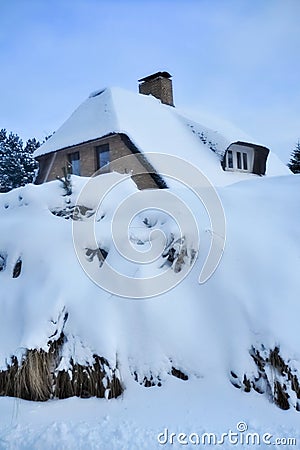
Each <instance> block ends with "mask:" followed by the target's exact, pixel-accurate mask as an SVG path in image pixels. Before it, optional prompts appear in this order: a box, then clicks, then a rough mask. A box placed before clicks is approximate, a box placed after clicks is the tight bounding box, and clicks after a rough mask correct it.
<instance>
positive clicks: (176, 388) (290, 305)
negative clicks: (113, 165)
mask: <svg viewBox="0 0 300 450" xmlns="http://www.w3.org/2000/svg"><path fill="white" fill-rule="evenodd" d="M86 181H87V180H85V179H83V178H78V177H73V194H72V195H71V196H70V197H68V196H64V190H63V188H62V184H61V183H60V182H59V181H55V182H51V183H47V184H46V185H42V186H32V185H28V186H26V187H24V188H20V189H16V190H14V191H11V192H10V193H8V194H1V196H0V211H1V221H0V255H1V256H0V263H1V271H0V283H1V290H0V308H1V311H2V313H1V316H0V342H1V345H0V367H1V369H2V370H5V369H6V368H7V366H8V365H10V363H11V357H12V356H13V355H15V356H16V357H17V358H18V360H19V362H20V363H21V361H22V358H23V357H24V356H25V355H26V349H39V348H42V349H44V350H46V351H47V349H48V348H49V344H48V343H49V340H51V339H52V340H53V339H56V338H55V336H56V337H57V336H58V335H59V333H60V332H61V331H63V333H64V336H65V343H64V347H63V349H62V353H61V355H60V358H61V359H60V364H59V368H58V369H57V370H66V371H68V370H70V367H71V364H72V363H78V364H82V365H92V364H93V358H94V356H93V355H95V354H96V355H100V356H101V357H103V358H105V359H106V360H107V361H108V363H109V365H110V367H112V368H114V367H118V372H119V374H120V379H121V382H122V385H123V387H124V392H123V394H122V396H121V397H119V398H118V399H112V400H109V401H107V400H105V399H97V400H96V399H91V400H79V399H77V400H75V399H69V400H63V401H57V400H51V401H49V402H47V403H46V404H43V405H39V404H34V405H31V404H27V403H26V402H24V401H20V400H11V399H5V398H2V399H1V402H0V411H1V414H2V417H3V421H2V424H1V428H0V429H1V435H0V437H1V441H0V448H1V445H2V448H59V447H56V445H57V439H59V440H60V442H61V447H60V448H87V447H85V446H84V445H85V443H86V442H88V444H89V446H90V448H101V449H102V448H104V449H117V448H124V449H134V448H159V447H160V445H159V444H158V443H157V440H156V435H157V433H159V432H161V431H163V430H164V428H165V427H169V428H170V430H171V431H174V432H176V433H178V432H180V431H182V432H185V433H191V432H197V433H201V432H204V431H210V432H216V433H217V432H218V433H222V432H226V431H227V430H228V429H229V428H231V429H232V430H235V429H236V424H237V423H238V422H239V421H245V422H246V423H247V424H248V426H249V430H250V429H251V431H257V432H259V433H263V432H270V433H272V434H273V435H274V436H279V437H280V436H283V437H284V436H286V437H288V436H289V437H296V438H298V442H300V434H299V426H298V424H299V421H300V413H299V412H297V411H296V409H297V408H298V399H297V395H296V391H295V389H293V388H292V387H291V382H290V381H289V380H287V377H284V376H282V374H280V370H279V369H278V367H277V368H276V367H275V366H274V365H273V366H272V364H268V363H266V365H265V370H264V375H263V376H260V378H259V370H258V369H259V368H258V365H257V364H256V363H255V359H254V358H253V357H252V356H251V349H252V348H253V347H254V348H255V350H256V351H259V352H260V355H261V357H265V356H266V355H268V354H269V353H268V352H269V351H273V350H274V349H275V348H277V347H278V348H279V350H280V357H281V358H282V359H283V360H284V362H285V363H286V364H287V366H288V369H284V370H286V373H287V370H290V373H291V374H292V375H293V376H295V377H298V376H299V370H300V352H299V348H300V335H299V333H298V323H299V319H298V317H299V301H298V297H299V295H298V293H299V290H300V280H299V276H298V273H299V264H300V247H299V242H300V232H299V227H298V224H299V220H300V212H299V208H297V207H295V205H297V204H298V202H299V195H300V194H299V192H300V190H299V184H300V178H299V176H295V175H290V176H286V177H273V178H256V177H253V178H252V179H251V180H249V181H247V182H241V183H236V184H234V185H232V186H227V187H223V188H219V190H218V193H219V196H220V198H221V201H222V204H223V208H224V212H225V217H226V246H225V251H224V255H223V258H222V259H221V262H220V265H219V267H218V268H217V269H216V271H215V272H214V274H213V275H212V276H211V278H210V279H209V280H208V281H207V282H206V283H204V284H199V283H198V278H199V273H200V272H201V268H202V267H203V264H204V260H205V257H206V255H207V252H208V249H209V245H210V242H211V224H210V222H209V219H208V217H207V214H206V210H205V208H204V207H203V205H202V204H201V203H200V202H199V199H198V198H197V197H196V196H195V195H194V194H192V193H191V191H190V190H189V189H185V188H184V187H181V188H177V190H175V189H173V192H174V193H176V195H177V196H179V197H180V198H181V199H182V200H183V202H184V203H185V204H186V205H188V207H189V208H190V210H191V211H192V213H193V215H194V217H195V220H196V223H197V225H198V230H199V235H200V249H199V253H198V257H197V258H196V262H195V265H194V266H193V267H192V266H191V267H192V268H191V271H190V272H189V273H188V274H187V276H186V277H185V278H184V279H183V280H181V282H180V283H179V284H178V285H177V286H176V287H174V289H171V290H169V291H168V292H165V293H163V294H161V295H157V296H156V297H153V298H148V299H141V298H136V299H131V298H123V297H120V296H118V295H114V294H112V293H110V292H107V291H105V290H103V289H101V288H100V287H99V286H98V285H97V284H95V283H94V282H93V281H92V280H91V279H90V277H89V276H87V274H86V273H85V272H84V271H83V269H82V267H81V266H80V264H79V262H78V259H77V256H76V253H75V250H74V243H73V236H72V227H74V224H75V223H76V224H78V225H79V230H84V228H82V227H84V226H85V224H86V223H88V222H89V217H88V214H85V213H84V214H83V215H82V217H81V219H82V220H81V221H74V220H71V219H68V220H66V217H68V215H67V216H64V215H63V214H64V213H66V214H68V211H70V209H72V206H73V205H74V204H75V203H76V200H77V198H78V194H79V192H80V190H81V189H82V187H84V185H85V183H86ZM111 182H113V183H117V184H116V185H115V186H114V187H113V189H112V190H110V191H109V192H108V193H107V196H106V197H105V198H104V200H103V202H102V203H101V204H100V206H99V204H98V202H99V192H100V193H101V192H106V191H107V190H108V186H109V185H110V183H111ZM93 183H94V185H93V186H94V189H92V190H91V191H89V192H94V195H89V196H87V197H82V196H81V197H80V198H81V199H82V198H84V200H85V203H84V206H85V207H86V208H89V209H88V211H90V213H91V214H93V215H92V216H91V217H92V218H93V219H92V220H94V219H95V242H96V243H97V246H98V247H99V248H101V249H104V250H105V251H106V252H107V258H106V260H107V261H108V262H109V264H111V265H112V266H113V267H115V268H117V269H118V271H120V272H122V273H123V275H125V276H127V277H131V278H132V277H133V278H142V277H144V276H147V277H150V278H151V277H154V276H157V275H159V274H161V273H162V272H163V271H164V270H166V269H167V270H170V271H171V276H172V277H174V279H175V280H176V277H180V276H181V275H180V274H181V273H182V272H179V273H176V271H175V270H174V265H173V266H172V267H170V264H169V265H165V266H163V265H162V263H163V262H166V257H163V256H162V255H160V256H159V257H158V258H156V259H154V260H153V261H152V262H151V263H149V264H146V265H143V264H139V263H134V262H128V261H127V260H124V258H123V257H122V255H120V253H119V252H118V251H117V250H116V249H115V247H114V242H113V241H112V235H111V223H112V221H113V217H114V214H115V212H116V210H117V207H118V206H119V205H120V203H122V201H127V199H128V198H130V196H132V195H136V197H134V198H135V202H136V203H137V204H138V205H143V204H147V202H146V196H147V195H148V194H147V192H146V191H138V192H137V190H136V187H135V185H134V183H133V182H132V181H131V179H128V178H126V177H125V176H121V175H118V174H107V175H102V176H101V177H97V178H95V179H94V181H93ZM171 191H172V190H171ZM148 192H149V191H148ZM153 192H154V191H153ZM153 195H154V194H153ZM176 208H177V209H176ZM174 211H175V213H176V218H177V219H178V220H179V218H180V208H179V209H178V207H177V206H176V205H175V206H174ZM175 225H176V224H174V221H173V220H172V219H171V218H170V217H169V216H168V215H166V214H164V212H163V211H161V210H159V211H157V210H155V208H152V209H151V210H150V211H144V212H140V213H139V214H138V215H137V216H135V218H134V220H133V221H132V222H131V224H130V225H129V228H128V235H129V241H130V242H131V245H132V246H133V248H134V249H135V250H137V249H138V248H140V247H141V246H142V248H143V250H149V248H150V242H151V240H152V243H154V244H155V242H156V240H158V241H159V242H161V241H160V236H156V235H153V234H152V237H151V233H152V231H153V230H154V229H159V230H162V231H163V232H164V234H165V237H166V241H165V243H164V245H165V248H166V247H167V246H168V243H170V242H173V244H174V242H176V237H177V234H176V233H178V236H179V235H180V233H179V231H178V230H176V226H175ZM120 228H121V229H122V230H124V233H123V239H124V242H125V241H128V237H127V236H128V235H127V227H126V226H125V224H122V227H120ZM73 232H74V228H73ZM183 232H184V234H185V238H186V246H187V249H190V248H192V247H194V245H195V242H194V240H193V239H194V237H193V236H190V229H189V228H188V227H187V228H184V229H183ZM82 236H83V240H82V241H79V246H82V248H81V250H82V251H84V250H85V249H86V248H94V247H93V245H94V241H93V239H91V238H90V236H86V235H85V233H83V234H82ZM77 251H78V246H77ZM189 255H190V254H189V253H188V252H187V255H186V256H185V258H184V266H188V267H190V263H191V258H190V257H189ZM18 261H22V266H21V271H20V273H19V274H17V276H16V277H15V278H13V275H14V274H15V275H16V273H15V270H16V266H17V264H18ZM89 264H91V268H92V269H91V273H92V274H93V273H94V272H95V273H96V274H98V275H99V277H100V282H101V273H102V272H101V270H102V267H100V265H99V263H97V261H96V258H94V259H93V260H91V261H90V262H87V266H88V265H89ZM183 270H185V269H183ZM65 312H67V313H68V316H67V317H66V315H65ZM63 315H64V317H65V320H64V321H62V316H63ZM53 336H54V337H53ZM273 356H274V353H273ZM173 368H176V370H177V371H181V373H183V374H184V375H186V377H188V380H183V379H178V377H176V376H174V371H173ZM245 376H246V378H247V380H250V382H251V383H252V382H253V383H254V382H256V381H255V380H256V379H257V378H259V379H258V381H257V382H256V388H258V383H260V386H259V387H260V388H261V389H262V392H263V393H262V394H259V393H257V392H255V390H254V389H251V392H249V393H247V392H244V391H245V390H246V389H245V388H246V387H247V386H246V384H243V379H244V377H245ZM145 379H147V380H151V382H153V384H154V386H152V387H148V388H146V387H145V386H144V382H145ZM276 381H278V382H282V383H285V384H286V389H287V393H288V395H289V398H288V402H289V407H290V410H289V411H282V410H280V409H279V408H278V407H277V406H275V404H274V398H275V397H274V396H275V392H272V389H273V388H274V386H275V382H276ZM233 384H237V385H239V386H240V389H236V388H235V387H234V386H233ZM269 389H271V390H269ZM76 408H78V409H80V410H81V409H82V408H83V411H84V412H83V413H82V415H81V414H79V413H78V412H76V411H75V409H76ZM15 409H16V412H14V410H15ZM70 411H71V412H70ZM4 412H5V413H4ZM4 414H5V416H6V418H5V420H4ZM6 414H8V415H6ZM92 416H94V418H93V419H92ZM49 423H50V425H49ZM48 426H50V428H49V430H48V431H46V432H45V429H46V427H48ZM38 436H39V437H38ZM54 436H55V438H54ZM57 436H58V437H57ZM177 445H178V444H177ZM63 446H64V447H63ZM170 446H171V448H176V447H174V446H172V445H170ZM240 447H243V445H242V444H241V445H240ZM273 447H274V448H277V447H276V446H275V445H273ZM178 448H179V447H178ZM225 448H226V447H225ZM245 448H246V447H245ZM247 448H248V447H247ZM257 448H267V444H266V445H265V446H262V445H261V446H259V447H257ZM278 448H279V446H278ZM285 448H289V447H287V446H286V447H285ZM290 448H298V447H295V446H293V447H292V446H291V447H290Z"/></svg>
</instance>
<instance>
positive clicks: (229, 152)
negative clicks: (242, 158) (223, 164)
mask: <svg viewBox="0 0 300 450" xmlns="http://www.w3.org/2000/svg"><path fill="white" fill-rule="evenodd" d="M227 160H228V167H229V169H233V159H232V151H231V150H228V152H227Z"/></svg>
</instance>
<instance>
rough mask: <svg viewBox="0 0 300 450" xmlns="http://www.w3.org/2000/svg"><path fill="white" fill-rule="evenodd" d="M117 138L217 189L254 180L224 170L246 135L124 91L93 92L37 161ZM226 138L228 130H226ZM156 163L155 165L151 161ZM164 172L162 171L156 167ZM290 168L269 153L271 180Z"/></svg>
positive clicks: (60, 129)
mask: <svg viewBox="0 0 300 450" xmlns="http://www.w3.org/2000/svg"><path fill="white" fill-rule="evenodd" d="M112 133H124V134H126V135H127V136H128V137H129V138H130V139H131V141H132V142H133V143H134V144H135V145H136V147H137V148H138V149H139V150H140V151H141V152H143V153H146V152H158V153H165V154H170V155H174V156H178V157H180V158H185V159H186V160H187V161H189V162H191V163H193V164H194V165H196V166H197V167H199V168H200V169H201V170H202V171H203V173H204V174H205V175H206V176H207V177H208V178H209V179H210V180H211V182H212V183H214V184H215V185H226V184H231V183H234V182H236V181H240V180H242V179H246V178H249V176H250V177H251V176H253V175H251V174H249V173H227V172H226V173H225V172H224V171H223V169H222V167H221V164H220V159H222V157H223V154H224V152H225V150H226V148H227V147H228V146H229V144H230V143H231V142H232V141H236V140H245V136H244V135H243V133H240V134H239V133H237V134H235V135H234V136H233V134H232V132H229V133H228V136H226V137H225V135H223V134H220V133H219V132H218V131H215V130H212V129H210V128H207V127H205V126H203V125H201V124H199V123H198V122H196V121H194V120H192V119H190V118H189V117H187V116H186V115H185V114H183V113H181V112H180V110H178V109H177V108H174V107H171V106H168V105H164V104H162V103H161V102H160V100H158V99H156V98H154V97H152V96H150V95H142V94H137V93H133V92H130V91H126V90H124V89H121V88H106V89H101V90H98V91H96V92H93V93H92V94H91V95H90V96H89V97H88V98H87V99H86V100H85V101H84V102H83V103H82V104H81V105H80V106H79V107H78V108H77V109H76V110H75V111H74V113H73V114H72V115H71V116H70V118H69V119H67V120H66V122H65V123H64V124H63V125H62V126H61V127H60V128H59V129H58V130H57V131H56V132H55V133H54V134H53V135H52V137H51V138H50V139H48V140H47V141H46V142H45V143H44V144H43V145H42V146H41V147H40V148H39V149H37V150H36V152H35V153H34V156H35V157H39V156H41V155H44V154H47V153H51V152H54V151H57V150H61V149H63V148H67V147H71V146H73V145H78V144H81V143H84V142H88V141H91V140H94V139H97V138H101V137H103V136H107V135H109V134H112ZM225 134H226V131H225ZM150 162H151V160H150ZM155 168H156V170H157V171H158V172H159V167H155ZM288 173H290V172H289V169H288V168H287V167H286V166H285V165H284V164H283V163H282V162H281V161H280V160H279V159H278V158H277V157H276V155H274V154H270V156H269V158H268V164H267V175H273V176H274V175H286V174H288Z"/></svg>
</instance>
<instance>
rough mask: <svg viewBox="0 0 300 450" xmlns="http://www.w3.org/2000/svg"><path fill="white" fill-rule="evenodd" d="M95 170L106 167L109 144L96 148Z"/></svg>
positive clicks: (108, 157)
mask: <svg viewBox="0 0 300 450" xmlns="http://www.w3.org/2000/svg"><path fill="white" fill-rule="evenodd" d="M96 162H97V170H98V169H102V168H103V167H105V166H107V165H108V164H109V162H110V155H109V144H103V145H98V146H97V147H96Z"/></svg>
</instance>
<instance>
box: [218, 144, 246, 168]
mask: <svg viewBox="0 0 300 450" xmlns="http://www.w3.org/2000/svg"><path fill="white" fill-rule="evenodd" d="M225 163H226V164H225V170H237V171H240V172H252V166H253V149H252V148H247V149H246V148H243V149H241V148H240V147H239V146H238V145H235V144H233V145H231V146H230V150H229V149H228V150H227V152H226V157H225Z"/></svg>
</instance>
